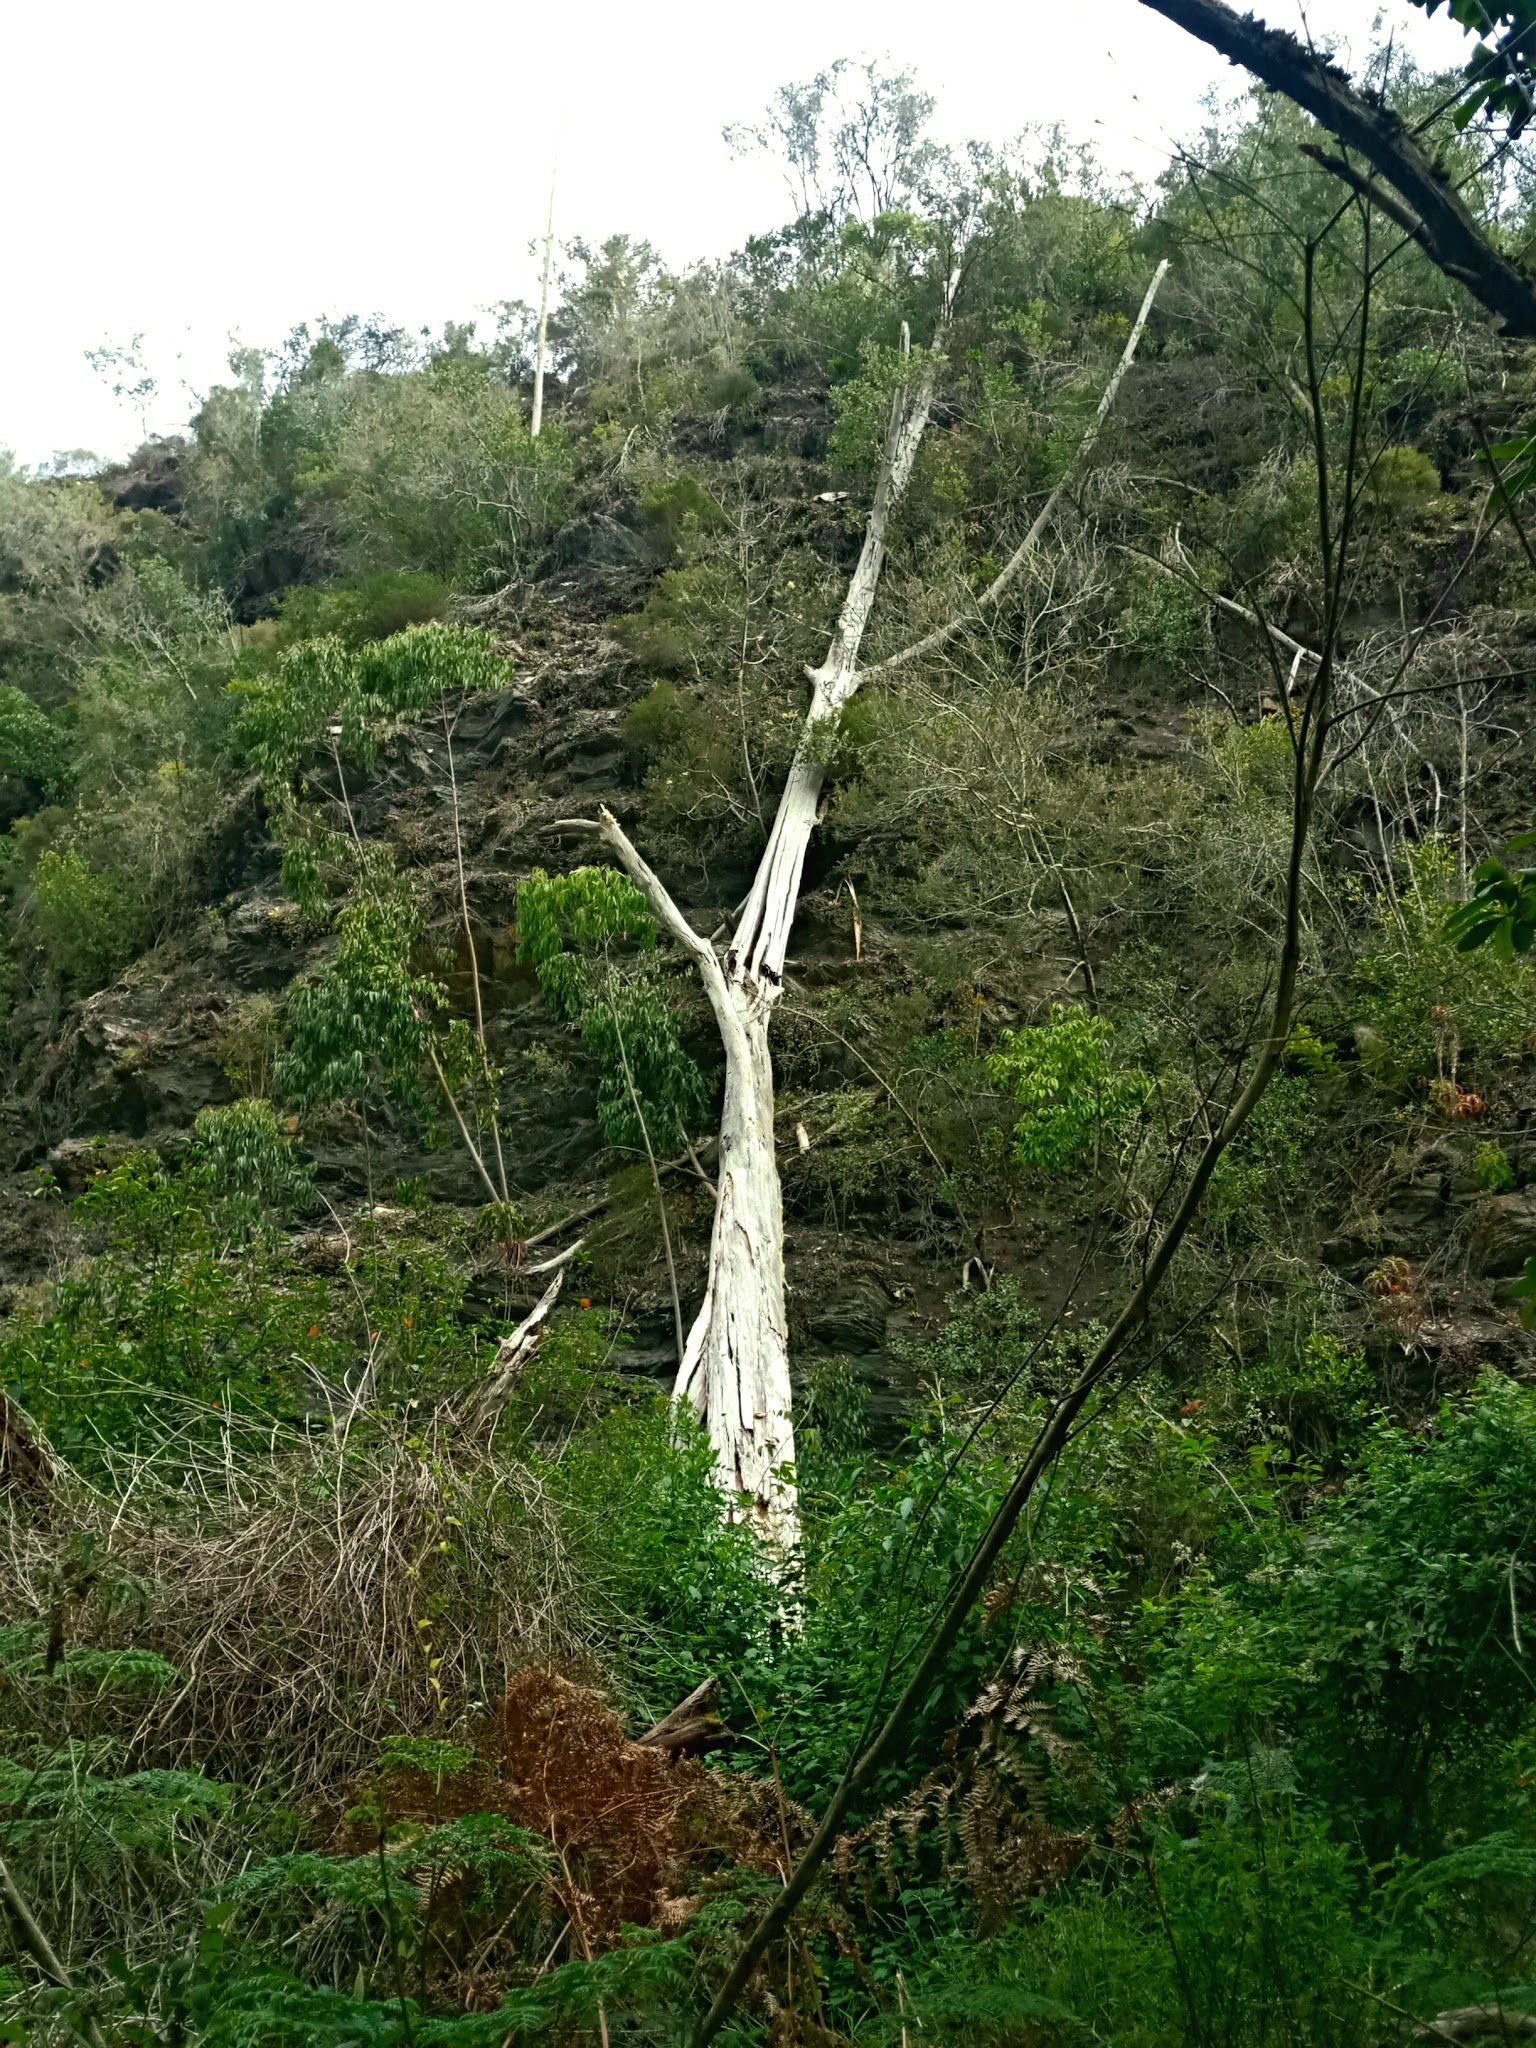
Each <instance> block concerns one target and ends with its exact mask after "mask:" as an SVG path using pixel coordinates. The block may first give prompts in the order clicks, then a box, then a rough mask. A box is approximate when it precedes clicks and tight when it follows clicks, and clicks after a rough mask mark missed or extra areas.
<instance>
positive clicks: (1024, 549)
mask: <svg viewBox="0 0 1536 2048" xmlns="http://www.w3.org/2000/svg"><path fill="white" fill-rule="evenodd" d="M1167 274H1168V259H1167V257H1166V256H1165V257H1164V258H1163V260H1162V262H1161V263H1159V264H1158V266H1157V268H1156V270H1154V271H1153V273H1152V282H1151V283H1150V284H1149V285H1148V286H1147V290H1146V296H1145V297H1144V298H1143V300H1142V302H1141V311H1140V312H1139V313H1138V314H1137V315H1136V322H1135V325H1134V326H1133V327H1132V329H1131V331H1130V334H1129V335H1128V336H1127V338H1126V344H1125V348H1124V349H1123V351H1122V352H1121V356H1120V360H1119V362H1118V363H1117V364H1116V365H1115V373H1114V375H1113V376H1112V377H1111V378H1110V380H1109V382H1108V383H1107V384H1106V385H1105V387H1104V392H1103V396H1102V397H1101V398H1100V400H1099V405H1098V410H1097V411H1096V412H1095V414H1094V416H1093V418H1092V420H1091V421H1090V422H1089V424H1088V431H1087V432H1086V433H1085V434H1084V436H1083V438H1082V440H1081V441H1079V443H1078V444H1077V453H1076V454H1075V455H1074V456H1073V458H1072V461H1071V464H1070V465H1069V467H1068V469H1067V472H1066V474H1065V475H1064V476H1063V477H1062V478H1061V481H1060V482H1059V483H1058V484H1057V486H1056V488H1055V490H1053V491H1052V492H1051V495H1050V496H1049V497H1048V498H1047V499H1046V501H1045V503H1044V504H1043V505H1042V506H1041V508H1040V510H1039V512H1038V513H1037V514H1036V515H1035V519H1034V522H1033V524H1032V525H1031V526H1030V529H1029V531H1028V533H1026V534H1025V536H1024V538H1023V539H1022V540H1021V541H1020V542H1019V544H1018V546H1017V547H1016V548H1015V549H1014V551H1013V553H1012V554H1011V555H1010V556H1009V557H1008V559H1007V561H1006V562H1004V564H1003V566H1002V568H1001V569H999V570H998V572H997V574H996V576H994V577H993V579H992V581H991V582H990V583H989V584H988V585H987V587H986V589H985V590H984V591H983V592H982V593H981V595H980V597H978V598H977V600H976V604H975V607H974V609H973V610H971V611H969V612H962V613H958V614H957V615H956V616H955V617H954V618H952V619H950V620H948V621H947V623H946V624H944V625H942V626H938V627H935V629H934V631H933V632H931V633H925V634H924V635H923V637H922V639H921V640H914V641H913V643H912V645H911V646H910V647H903V648H902V650H901V652H900V653H899V654H890V655H887V656H886V658H885V660H884V661H877V662H875V663H873V664H872V665H871V666H870V667H869V668H867V669H865V670H864V672H863V676H862V680H863V681H864V682H872V681H873V680H874V678H875V677H876V676H883V675H889V674H890V673H891V671H892V670H893V669H898V668H906V667H907V666H908V665H909V663H911V662H914V661H921V660H922V658H923V656H924V655H927V654H933V653H934V652H936V651H937V649H939V648H940V647H943V646H944V645H945V644H946V642H948V641H950V640H953V639H954V637H955V635H956V634H957V633H963V632H964V631H965V629H966V627H967V626H970V625H973V624H974V623H975V621H976V619H977V617H978V616H980V615H982V614H984V613H985V612H986V611H987V610H989V609H990V608H991V607H992V606H994V605H996V604H997V602H998V600H999V599H1000V598H1001V597H1002V596H1003V594H1004V592H1005V591H1006V590H1007V589H1008V588H1009V586H1010V584H1012V583H1013V582H1015V581H1016V580H1017V578H1018V574H1019V571H1020V570H1021V569H1022V568H1023V567H1024V564H1025V563H1026V562H1027V561H1028V560H1029V558H1030V556H1031V555H1032V554H1033V553H1034V552H1035V549H1036V548H1037V547H1038V546H1039V545H1040V541H1041V538H1042V536H1043V535H1044V533H1045V531H1046V529H1047V528H1048V527H1049V525H1050V523H1051V521H1052V520H1053V519H1054V518H1055V517H1056V511H1057V507H1058V506H1059V505H1060V504H1061V501H1062V499H1063V498H1064V497H1065V496H1066V494H1067V491H1068V490H1069V488H1070V487H1071V485H1072V484H1073V483H1074V482H1075V481H1076V480H1077V478H1078V476H1079V475H1080V474H1081V473H1082V471H1083V469H1084V467H1085V465H1086V464H1087V461H1088V458H1089V456H1090V455H1092V453H1093V450H1094V446H1095V444H1096V443H1097V441H1098V438H1099V435H1100V433H1101V432H1102V431H1103V427H1104V422H1105V420H1106V419H1107V418H1108V417H1109V411H1110V408H1111V406H1113V404H1114V402H1115V400H1116V398H1117V397H1118V396H1119V392H1120V386H1121V384H1122V383H1123V382H1124V379H1125V373H1126V371H1127V370H1128V369H1129V368H1130V367H1131V364H1132V362H1133V361H1134V360H1135V357H1136V350H1137V348H1138V347H1139V346H1140V344H1141V337H1142V333H1143V330H1144V329H1145V327H1146V324H1147V320H1148V317H1149V316H1150V314H1151V311H1152V302H1153V300H1154V299H1155V298H1156V297H1157V293H1158V287H1159V286H1160V285H1161V284H1162V281H1163V279H1164V278H1165V277H1166V276H1167Z"/></svg>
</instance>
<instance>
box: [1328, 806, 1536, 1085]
mask: <svg viewBox="0 0 1536 2048" xmlns="http://www.w3.org/2000/svg"><path fill="white" fill-rule="evenodd" d="M1454 875H1455V865H1454V860H1453V857H1452V854H1451V851H1450V849H1449V848H1448V847H1447V846H1445V845H1444V844H1443V843H1442V842H1440V841H1438V840H1430V841H1426V842H1425V843H1424V844H1423V845H1422V846H1420V847H1417V848H1415V849H1414V851H1413V853H1412V854H1411V856H1410V858H1409V863H1408V874H1407V881H1406V886H1405V887H1404V888H1402V889H1401V890H1400V891H1399V892H1398V893H1397V895H1396V896H1395V897H1394V898H1384V899H1383V900H1381V901H1380V902H1378V904H1377V906H1376V911H1375V920H1374V922H1375V932H1374V934H1373V939H1372V942H1371V944H1370V946H1369V949H1368V950H1367V951H1366V952H1364V953H1363V954H1362V955H1361V957H1360V959H1359V961H1358V963H1357V966H1356V980H1357V986H1358V989H1359V996H1358V999H1357V1011H1358V1014H1359V1017H1360V1019H1361V1021H1362V1022H1364V1023H1365V1024H1366V1025H1368V1026H1369V1027H1370V1028H1371V1029H1372V1030H1373V1031H1374V1032H1376V1033H1377V1034H1378V1036H1379V1050H1378V1049H1377V1048H1375V1047H1373V1049H1372V1059H1373V1063H1374V1064H1376V1065H1377V1066H1378V1067H1380V1068H1381V1070H1382V1071H1383V1072H1384V1073H1385V1074H1386V1076H1387V1077H1388V1078H1389V1079H1392V1080H1396V1081H1398V1082H1401V1081H1405V1080H1409V1079H1424V1078H1428V1077H1430V1076H1433V1075H1445V1076H1446V1077H1447V1078H1451V1079H1454V1078H1455V1072H1456V1065H1457V1061H1458V1058H1462V1059H1469V1060H1474V1061H1477V1062H1479V1063H1480V1064H1482V1063H1486V1062H1488V1061H1491V1060H1497V1059H1507V1058H1509V1057H1511V1056H1512V1055H1513V1054H1514V1053H1516V1052H1518V1050H1519V1049H1520V1047H1521V1046H1522V1045H1523V1043H1524V1042H1525V1040H1526V1038H1527V1036H1528V1035H1529V1032H1530V1028H1531V1027H1530V1020H1531V1015H1532V1000H1533V990H1536V972H1533V970H1532V969H1531V968H1530V967H1528V966H1527V965H1525V963H1524V962H1523V961H1520V960H1517V959H1515V958H1514V957H1513V952H1514V949H1513V947H1512V946H1511V948H1510V949H1509V950H1508V951H1506V952H1503V953H1501V951H1500V950H1499V948H1498V947H1497V946H1495V945H1489V946H1487V947H1486V948H1484V947H1482V945H1481V943H1480V941H1476V940H1474V941H1473V944H1472V946H1471V947H1470V948H1468V949H1465V950H1464V949H1463V943H1462V942H1463V940H1464V939H1465V938H1466V937H1467V936H1468V932H1467V929H1466V927H1465V926H1464V925H1463V926H1459V927H1458V931H1457V933H1454V934H1453V933H1452V932H1451V931H1450V930H1449V928H1448V911H1449V908H1450V904H1451V901H1452V890H1453V886H1454ZM1470 907H1471V906H1468V909H1470ZM1451 914H1452V915H1460V913H1451ZM1480 914H1481V913H1480ZM1499 915H1500V917H1502V916H1503V915H1504V913H1503V912H1500V913H1499ZM1492 935H1493V934H1492V929H1491V928H1490V930H1489V931H1488V934H1487V936H1489V937H1490V938H1491V937H1492Z"/></svg>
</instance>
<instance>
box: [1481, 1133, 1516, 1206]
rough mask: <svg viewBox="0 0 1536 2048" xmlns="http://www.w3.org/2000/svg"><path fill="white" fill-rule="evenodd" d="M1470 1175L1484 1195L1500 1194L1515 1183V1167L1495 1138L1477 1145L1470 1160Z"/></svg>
mask: <svg viewBox="0 0 1536 2048" xmlns="http://www.w3.org/2000/svg"><path fill="white" fill-rule="evenodd" d="M1472 1177H1473V1179H1474V1180H1475V1181H1476V1182H1477V1185H1478V1189H1479V1191H1480V1192H1481V1193H1482V1194H1485V1195H1502V1194H1504V1193H1505V1192H1506V1191H1507V1190H1508V1189H1510V1188H1512V1187H1513V1186H1514V1185H1515V1169H1514V1167H1513V1166H1511V1164H1510V1161H1509V1154H1508V1153H1507V1152H1506V1151H1505V1150H1504V1147H1503V1146H1502V1145H1501V1144H1500V1143H1499V1141H1498V1140H1497V1138H1492V1139H1490V1140H1489V1141H1488V1143H1487V1144H1485V1145H1479V1146H1478V1148H1477V1156H1476V1158H1475V1159H1474V1160H1473V1161H1472Z"/></svg>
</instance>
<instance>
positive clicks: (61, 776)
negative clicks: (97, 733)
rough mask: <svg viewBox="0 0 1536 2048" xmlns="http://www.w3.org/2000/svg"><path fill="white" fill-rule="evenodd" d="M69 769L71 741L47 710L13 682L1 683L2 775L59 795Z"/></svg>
mask: <svg viewBox="0 0 1536 2048" xmlns="http://www.w3.org/2000/svg"><path fill="white" fill-rule="evenodd" d="M68 773H69V742H68V741H67V740H66V738H65V736H64V734H63V733H62V732H60V730H59V728H58V727H57V725H55V724H54V722H53V720H52V719H51V718H50V717H49V716H48V715H47V713H46V712H44V711H41V710H39V709H38V707H37V705H36V704H34V703H33V702H32V699H31V698H30V697H28V696H26V695H25V694H24V693H23V692H22V691H21V690H18V689H17V688H16V687H15V685H14V684H12V683H0V775H15V776H18V777H20V779H21V780H22V781H24V782H33V783H36V784H37V787H38V788H39V790H40V791H41V792H42V794H43V795H44V796H57V795H58V793H59V791H60V790H61V789H62V788H63V785H64V782H65V780H66V778H67V776H68Z"/></svg>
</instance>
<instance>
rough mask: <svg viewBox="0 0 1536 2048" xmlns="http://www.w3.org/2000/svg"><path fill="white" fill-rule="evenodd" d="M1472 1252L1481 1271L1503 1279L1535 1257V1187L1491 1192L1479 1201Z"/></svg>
mask: <svg viewBox="0 0 1536 2048" xmlns="http://www.w3.org/2000/svg"><path fill="white" fill-rule="evenodd" d="M1472 1256H1473V1259H1474V1261H1475V1262H1476V1265H1477V1268H1478V1271H1479V1272H1482V1273H1487V1274H1489V1275H1490V1276H1491V1277H1493V1278H1495V1279H1502V1278H1505V1277H1507V1276H1509V1275H1512V1274H1515V1273H1518V1272H1520V1271H1521V1270H1522V1269H1523V1268H1524V1265H1525V1262H1526V1260H1527V1259H1536V1187H1531V1188H1522V1189H1520V1190H1519V1192H1518V1193H1515V1194H1508V1195H1489V1196H1487V1197H1486V1198H1485V1199H1484V1200H1483V1201H1482V1202H1480V1203H1479V1204H1478V1207H1477V1216H1476V1220H1475V1222H1474V1224H1473V1228H1472Z"/></svg>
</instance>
